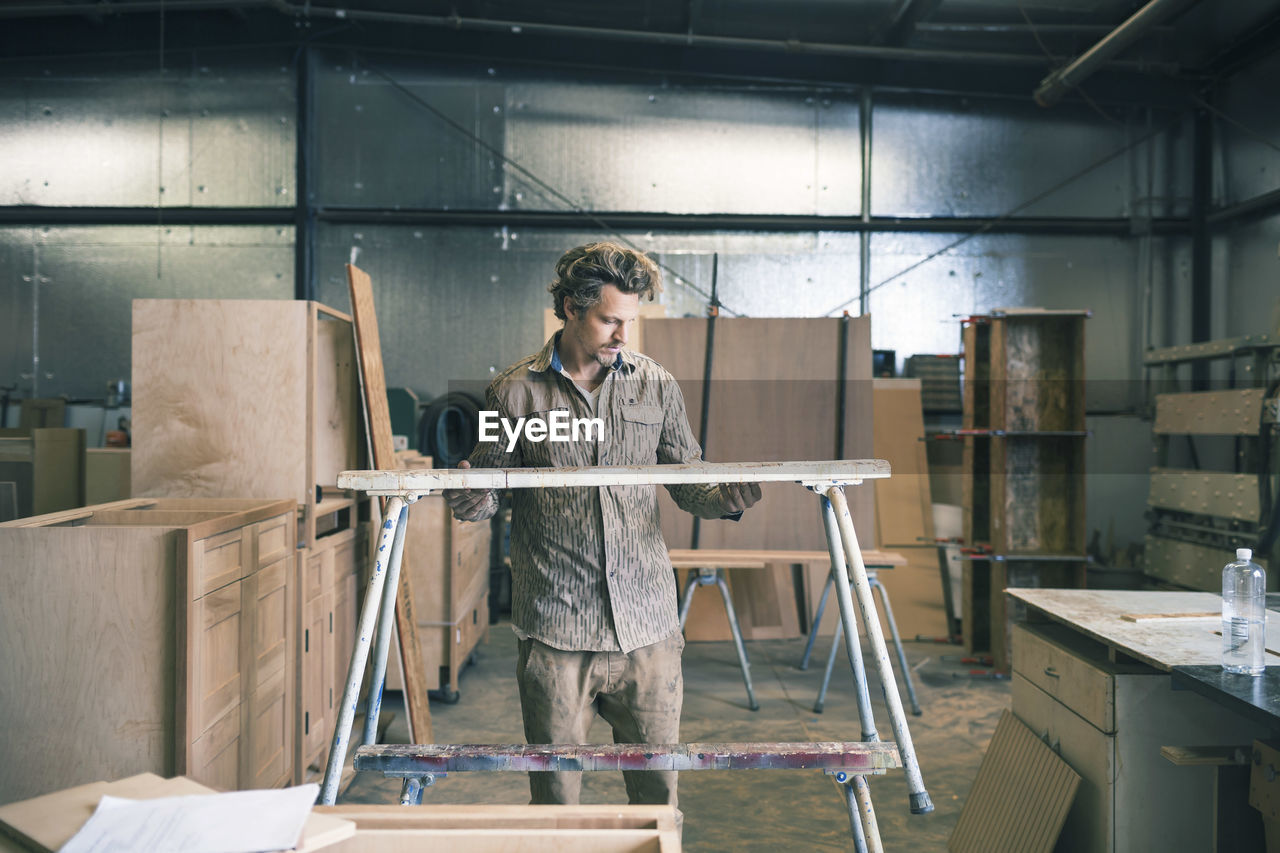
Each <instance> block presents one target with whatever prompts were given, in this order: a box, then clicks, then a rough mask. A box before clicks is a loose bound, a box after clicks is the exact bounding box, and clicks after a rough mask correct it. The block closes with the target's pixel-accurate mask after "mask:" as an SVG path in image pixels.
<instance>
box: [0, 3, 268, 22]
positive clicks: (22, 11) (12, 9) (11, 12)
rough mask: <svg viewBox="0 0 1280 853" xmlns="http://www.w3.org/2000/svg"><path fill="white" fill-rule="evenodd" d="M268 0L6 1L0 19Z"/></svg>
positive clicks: (210, 7)
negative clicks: (21, 2)
mask: <svg viewBox="0 0 1280 853" xmlns="http://www.w3.org/2000/svg"><path fill="white" fill-rule="evenodd" d="M271 5H272V3H271V0H181V2H177V0H168V2H165V0H123V2H117V3H56V4H54V3H23V4H21V5H19V4H16V3H9V4H3V5H0V18H45V17H50V16H55V15H56V16H65V15H89V16H97V17H101V16H103V15H123V14H126V13H129V12H164V13H166V14H173V13H175V12H210V11H214V12H216V11H223V10H229V9H251V8H253V7H255V6H257V7H261V8H264V9H265V8H267V7H269V6H271Z"/></svg>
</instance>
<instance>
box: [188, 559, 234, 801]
mask: <svg viewBox="0 0 1280 853" xmlns="http://www.w3.org/2000/svg"><path fill="white" fill-rule="evenodd" d="M242 583H243V582H242V581H236V582H235V583H231V584H227V585H226V586H224V587H222V588H221V589H217V590H214V591H213V592H211V593H209V594H208V595H205V596H203V597H201V598H199V599H197V600H196V601H194V602H192V605H191V614H192V618H191V620H190V622H189V625H190V630H191V633H192V636H191V638H190V641H191V645H190V648H191V660H190V662H189V667H188V674H189V691H190V695H189V701H190V706H189V712H188V717H187V719H188V721H189V724H190V732H189V736H190V739H191V740H190V744H191V746H190V758H189V761H188V762H187V767H188V769H187V774H188V775H190V776H191V777H192V778H193V779H195V780H196V781H197V782H202V783H204V784H207V785H212V786H214V787H217V788H224V789H229V790H230V789H235V788H236V787H237V786H238V785H239V782H240V776H241V774H240V745H239V744H240V702H241V700H242V698H243V696H242V691H243V679H244V668H245V661H244V657H243V652H244V649H243V647H242V644H241V632H242V627H243V623H244V619H243V617H244V605H243V602H242V600H241V584H242Z"/></svg>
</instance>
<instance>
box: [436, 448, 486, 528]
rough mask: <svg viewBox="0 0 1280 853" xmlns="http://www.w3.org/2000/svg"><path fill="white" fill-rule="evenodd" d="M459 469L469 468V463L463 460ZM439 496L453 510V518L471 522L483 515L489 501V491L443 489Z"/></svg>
mask: <svg viewBox="0 0 1280 853" xmlns="http://www.w3.org/2000/svg"><path fill="white" fill-rule="evenodd" d="M458 467H459V468H470V467H471V463H470V462H468V461H467V460H465V459H463V460H462V461H461V462H459V463H458ZM441 494H442V495H443V496H444V502H445V503H447V504H448V505H449V509H451V510H453V514H454V516H455V517H457V518H460V519H462V520H463V521H471V520H473V519H476V518H478V517H479V516H480V515H482V514H483V512H484V509H485V504H486V503H488V501H489V495H490V494H491V490H489V489H445V490H444V491H443V492H441Z"/></svg>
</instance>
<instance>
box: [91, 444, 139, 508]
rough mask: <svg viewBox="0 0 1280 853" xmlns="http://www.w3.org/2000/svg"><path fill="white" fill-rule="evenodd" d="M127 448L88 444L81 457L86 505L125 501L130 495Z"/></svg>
mask: <svg viewBox="0 0 1280 853" xmlns="http://www.w3.org/2000/svg"><path fill="white" fill-rule="evenodd" d="M131 453H132V451H131V450H130V449H129V448H127V447H90V448H87V449H86V450H85V456H84V503H85V506H93V505H95V504H105V503H110V502H112V501H122V500H126V499H128V498H129V496H130V489H131V488H132V487H131V486H130V483H129V466H130V465H131V464H132V463H131V462H130V454H131Z"/></svg>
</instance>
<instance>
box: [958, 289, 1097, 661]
mask: <svg viewBox="0 0 1280 853" xmlns="http://www.w3.org/2000/svg"><path fill="white" fill-rule="evenodd" d="M1088 317H1089V312H1087V311H1047V310H1039V309H1008V310H1004V311H997V312H993V313H991V314H987V315H981V316H974V317H969V318H967V319H966V320H964V322H963V325H962V333H963V338H964V379H965V384H964V420H963V427H962V430H961V434H962V435H963V436H964V480H963V483H964V510H965V515H964V518H965V533H964V538H965V544H966V549H965V565H964V600H963V613H962V620H963V632H964V644H965V650H966V651H967V652H989V653H991V655H992V657H994V658H995V664H996V666H997V668H999V669H1002V670H1007V669H1008V668H1009V631H1010V626H1011V623H1012V621H1013V619H1012V617H1013V616H1014V615H1015V614H1011V613H1010V612H1009V606H1008V603H1007V600H1006V596H1005V592H1004V591H1005V589H1007V588H1009V587H1083V586H1084V583H1085V569H1086V566H1087V562H1088V560H1087V557H1086V556H1085V546H1086V542H1085V496H1084V454H1085V439H1086V437H1087V435H1088V433H1087V431H1086V429H1085V399H1084V323H1085V320H1086V319H1087V318H1088Z"/></svg>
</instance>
